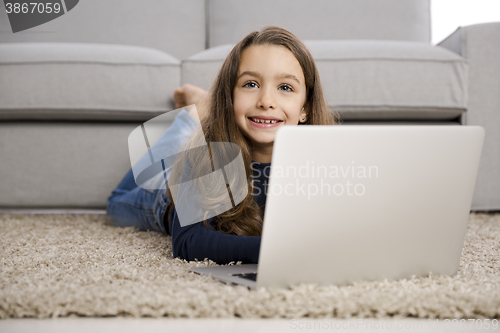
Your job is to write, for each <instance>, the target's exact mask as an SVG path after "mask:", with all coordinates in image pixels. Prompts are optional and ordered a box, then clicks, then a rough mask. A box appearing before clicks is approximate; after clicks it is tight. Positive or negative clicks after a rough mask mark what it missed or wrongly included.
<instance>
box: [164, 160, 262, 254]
mask: <svg viewBox="0 0 500 333" xmlns="http://www.w3.org/2000/svg"><path fill="white" fill-rule="evenodd" d="M270 168H271V163H259V162H252V170H253V182H254V200H255V202H256V203H257V204H258V205H259V206H260V207H261V208H262V209H263V210H265V204H266V198H267V185H268V182H269V173H270ZM165 219H167V214H165ZM170 221H171V223H170V225H169V226H168V230H169V234H170V235H171V236H172V248H173V255H174V258H175V257H180V258H182V259H186V260H190V261H191V260H194V259H198V260H201V261H202V260H204V259H205V258H208V259H211V260H212V261H215V262H217V263H218V264H227V263H229V262H231V261H234V262H237V261H241V262H243V263H257V262H258V260H259V250H260V241H261V237H260V236H242V235H240V236H236V235H230V234H224V233H222V232H221V231H218V230H215V228H214V227H213V226H212V224H211V221H212V219H209V220H208V221H207V222H208V225H209V226H210V229H207V228H206V227H205V226H204V225H203V223H202V222H197V223H194V224H191V225H187V226H184V227H182V226H181V225H180V222H179V218H178V216H177V211H176V210H175V209H171V210H170ZM164 223H165V225H167V224H166V221H164Z"/></svg>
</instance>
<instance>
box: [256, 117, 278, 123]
mask: <svg viewBox="0 0 500 333" xmlns="http://www.w3.org/2000/svg"><path fill="white" fill-rule="evenodd" d="M252 120H253V121H255V122H256V123H264V124H274V123H277V122H278V121H277V120H263V119H257V118H252Z"/></svg>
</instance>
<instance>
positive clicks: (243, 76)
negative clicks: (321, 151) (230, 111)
mask: <svg viewBox="0 0 500 333" xmlns="http://www.w3.org/2000/svg"><path fill="white" fill-rule="evenodd" d="M305 100H306V86H305V79H304V74H303V72H302V67H301V66H300V64H299V62H298V61H297V59H296V58H295V56H294V55H293V53H292V52H290V51H289V50H288V49H287V48H286V47H284V46H278V45H253V46H250V47H248V48H246V49H245V50H244V51H243V52H242V53H241V58H240V65H239V69H238V78H237V82H236V86H235V88H234V91H233V103H234V113H235V118H236V124H237V126H238V128H239V129H240V130H241V131H242V133H243V135H245V137H247V138H248V139H250V140H251V142H252V143H253V145H254V147H253V148H254V160H256V161H259V159H260V162H264V163H267V162H270V161H271V155H272V146H273V143H274V138H275V136H276V131H277V129H278V128H279V127H280V126H285V125H297V124H298V123H299V117H300V116H302V115H305V114H306V111H305V109H304V108H303V107H304V104H305Z"/></svg>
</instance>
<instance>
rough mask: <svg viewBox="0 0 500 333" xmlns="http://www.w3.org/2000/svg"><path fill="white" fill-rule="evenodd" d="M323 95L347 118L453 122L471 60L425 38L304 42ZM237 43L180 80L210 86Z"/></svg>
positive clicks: (461, 106) (201, 56)
mask: <svg viewBox="0 0 500 333" xmlns="http://www.w3.org/2000/svg"><path fill="white" fill-rule="evenodd" d="M304 44H305V45H306V46H307V47H308V49H309V50H310V52H311V54H312V56H313V57H314V59H315V61H316V64H317V67H318V71H319V73H320V78H321V83H322V86H323V91H324V94H325V98H326V99H327V102H328V104H329V106H330V107H331V108H332V109H333V110H335V111H337V112H339V113H340V115H341V117H342V118H343V119H416V120H418V119H427V120H450V119H454V118H457V117H459V116H460V115H461V114H462V113H463V112H464V111H465V110H466V106H467V82H468V65H467V61H466V60H465V59H464V58H462V57H460V56H459V55H456V54H454V53H452V52H450V51H448V50H446V49H444V48H442V47H439V46H432V45H430V44H426V43H421V42H406V41H377V40H331V41H319V40H318V41H305V42H304ZM233 46H234V44H231V45H222V46H218V47H214V48H211V49H208V50H205V51H202V52H200V53H198V54H196V55H193V56H191V57H189V58H188V59H186V60H184V61H183V63H182V65H181V66H182V79H181V80H182V83H187V82H189V83H193V84H195V85H199V86H201V87H203V88H205V89H209V88H210V86H211V84H212V82H213V80H214V79H215V77H216V75H217V72H218V70H219V68H220V66H221V65H222V62H223V60H224V58H225V57H226V56H227V54H229V52H230V50H231V49H232V47H233Z"/></svg>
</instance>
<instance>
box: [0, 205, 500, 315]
mask: <svg viewBox="0 0 500 333" xmlns="http://www.w3.org/2000/svg"><path fill="white" fill-rule="evenodd" d="M0 230H1V232H0V260H1V263H0V318H2V319H4V318H22V317H34V318H50V317H74V316H92V317H108V316H127V317H190V318H191V317H205V318H208V317H219V318H224V317H241V318H301V317H309V318H351V317H358V318H368V317H371V318H383V317H388V316H390V317H393V318H394V317H395V318H398V317H417V318H486V317H487V318H499V317H500V316H499V314H500V274H499V273H500V242H499V240H500V213H496V214H486V213H471V214H470V219H469V223H468V230H467V236H466V240H465V244H464V248H463V252H462V259H461V264H460V270H459V273H458V274H457V275H455V276H453V277H449V276H437V275H432V274H429V275H428V276H426V277H419V278H417V277H412V278H411V279H403V280H399V281H379V282H362V283H353V284H350V285H347V286H343V287H337V286H317V285H314V284H302V285H299V286H296V287H294V288H290V289H275V290H266V289H260V290H256V291H250V290H248V289H247V288H245V287H243V286H228V285H225V284H222V283H220V282H218V281H216V280H213V279H212V278H211V277H209V276H200V275H196V274H194V273H189V272H188V271H187V270H188V268H190V267H193V266H211V265H216V264H215V263H214V262H211V261H208V260H206V261H192V262H187V261H185V260H180V259H173V258H172V246H171V238H170V236H168V237H166V236H164V235H162V234H160V233H157V232H144V231H138V230H137V229H134V228H132V227H130V228H118V227H114V226H112V225H111V221H110V219H109V217H108V216H106V215H90V214H88V215H81V214H80V215H78V214H77V215H73V214H61V215H27V214H25V215H23V214H0Z"/></svg>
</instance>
